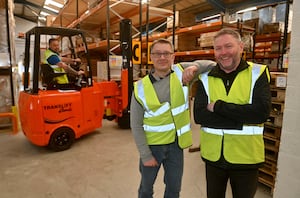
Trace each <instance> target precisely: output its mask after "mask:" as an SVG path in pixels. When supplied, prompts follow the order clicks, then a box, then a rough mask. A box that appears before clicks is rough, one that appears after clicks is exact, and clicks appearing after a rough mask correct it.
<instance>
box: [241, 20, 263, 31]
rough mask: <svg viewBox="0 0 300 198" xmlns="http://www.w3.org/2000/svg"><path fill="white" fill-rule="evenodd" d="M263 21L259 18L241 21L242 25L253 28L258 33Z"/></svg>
mask: <svg viewBox="0 0 300 198" xmlns="http://www.w3.org/2000/svg"><path fill="white" fill-rule="evenodd" d="M263 24H264V22H263V21H262V20H260V18H255V19H250V20H246V21H244V22H243V25H246V26H249V27H252V28H255V32H256V33H257V34H260V32H261V29H262V27H263Z"/></svg>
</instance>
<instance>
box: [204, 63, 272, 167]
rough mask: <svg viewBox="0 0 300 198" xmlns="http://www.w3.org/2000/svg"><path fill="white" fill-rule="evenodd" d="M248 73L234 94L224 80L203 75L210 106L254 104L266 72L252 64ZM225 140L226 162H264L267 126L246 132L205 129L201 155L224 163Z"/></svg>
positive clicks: (236, 82)
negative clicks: (255, 91)
mask: <svg viewBox="0 0 300 198" xmlns="http://www.w3.org/2000/svg"><path fill="white" fill-rule="evenodd" d="M248 64H249V65H250V66H249V67H248V68H247V69H245V70H243V71H241V72H240V73H239V74H238V75H237V76H236V78H235V80H234V83H233V84H232V87H231V88H230V92H229V93H228V95H227V93H226V89H225V86H224V83H223V80H222V79H221V78H215V77H213V76H208V72H206V73H204V74H201V75H200V80H201V81H202V83H203V86H204V89H205V91H206V94H207V96H208V101H209V102H215V101H217V100H218V99H219V100H223V101H226V102H230V103H235V104H251V103H252V94H253V88H254V85H255V82H256V81H257V79H258V78H259V76H260V75H261V74H262V73H263V71H264V70H265V69H267V68H266V66H265V65H258V64H254V63H250V62H248ZM222 139H223V154H224V158H225V159H226V161H228V162H230V163H233V164H257V163H261V162H264V159H265V157H264V141H263V125H262V124H257V125H244V126H243V129H242V130H228V129H214V128H209V127H202V128H201V130H200V141H201V143H200V146H201V155H202V157H203V158H204V159H207V160H209V161H213V162H216V161H218V160H219V159H220V156H221V150H222Z"/></svg>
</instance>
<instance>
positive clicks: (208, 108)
mask: <svg viewBox="0 0 300 198" xmlns="http://www.w3.org/2000/svg"><path fill="white" fill-rule="evenodd" d="M214 106H215V103H214V102H212V103H209V104H207V107H206V108H207V110H208V111H210V112H214Z"/></svg>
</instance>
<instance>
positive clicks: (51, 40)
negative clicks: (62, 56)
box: [48, 38, 58, 45]
mask: <svg viewBox="0 0 300 198" xmlns="http://www.w3.org/2000/svg"><path fill="white" fill-rule="evenodd" d="M54 41H58V39H56V38H51V39H49V41H48V44H49V45H50V44H51V43H52V42H54Z"/></svg>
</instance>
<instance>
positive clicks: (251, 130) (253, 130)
mask: <svg viewBox="0 0 300 198" xmlns="http://www.w3.org/2000/svg"><path fill="white" fill-rule="evenodd" d="M202 129H203V130H204V131H205V132H206V133H211V134H215V135H223V134H230V135H261V134H263V127H260V126H243V129H242V130H233V129H213V128H208V127H202Z"/></svg>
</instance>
